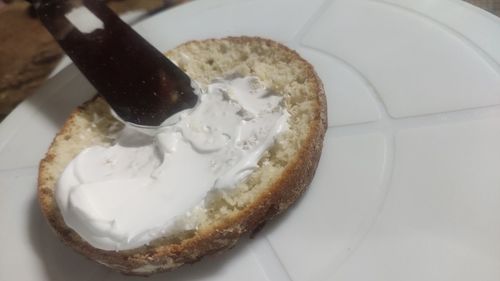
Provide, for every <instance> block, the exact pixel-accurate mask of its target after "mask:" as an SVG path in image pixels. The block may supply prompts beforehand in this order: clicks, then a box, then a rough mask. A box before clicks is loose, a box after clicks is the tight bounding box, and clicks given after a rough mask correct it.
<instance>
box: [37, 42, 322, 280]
mask: <svg viewBox="0 0 500 281" xmlns="http://www.w3.org/2000/svg"><path fill="white" fill-rule="evenodd" d="M214 40H220V39H208V40H205V41H191V42H187V43H185V44H183V45H181V46H184V45H187V44H193V43H196V44H203V43H205V42H208V41H214ZM222 40H229V41H230V42H234V43H246V42H251V41H253V42H255V41H259V42H260V43H261V44H267V45H269V46H271V47H272V48H276V50H279V51H280V52H286V53H287V54H288V55H289V56H291V57H292V58H293V59H294V60H299V61H300V62H301V63H302V64H303V66H304V67H305V69H306V75H307V78H308V79H311V80H312V81H314V89H313V90H314V91H315V92H316V97H317V101H316V103H315V107H316V108H315V109H314V110H313V112H314V113H313V114H314V116H312V121H311V124H310V126H309V132H308V134H307V138H306V139H305V141H304V142H303V144H302V145H301V147H300V149H299V151H298V153H297V154H296V155H295V157H294V158H293V160H292V161H290V162H289V163H288V164H287V165H286V167H285V171H284V172H283V173H282V174H281V175H280V176H279V177H277V178H276V179H275V180H274V182H273V184H272V185H270V186H269V188H267V190H266V192H262V193H261V194H260V195H259V196H258V197H257V198H256V199H255V200H253V201H252V202H251V203H250V204H248V205H246V206H245V207H244V208H243V209H242V210H240V211H238V212H237V214H234V215H231V216H229V217H226V218H225V219H222V220H220V221H218V222H217V223H216V224H214V225H213V226H212V227H210V228H209V229H203V230H201V231H197V232H196V233H195V234H194V235H193V236H192V237H189V238H187V239H184V240H182V241H180V242H178V243H168V244H163V245H156V246H154V247H153V246H143V247H141V248H138V249H133V250H126V251H105V250H101V249H97V248H94V247H92V246H91V245H90V244H88V243H87V242H85V241H84V240H82V238H80V236H79V235H78V234H77V233H76V232H75V231H73V230H72V229H70V228H69V227H68V226H66V224H65V223H64V220H63V218H62V215H61V213H60V212H59V209H58V207H57V204H56V203H55V199H54V186H53V184H51V182H54V179H53V178H50V177H49V176H48V175H50V172H49V171H50V168H51V165H53V161H54V158H55V153H56V151H55V148H54V146H55V145H56V140H57V138H61V137H65V136H68V135H71V134H72V129H71V128H72V126H73V125H74V122H75V118H76V116H77V115H79V114H82V112H83V111H85V110H86V108H87V107H88V106H89V105H90V104H92V103H96V102H98V101H99V99H100V98H99V97H96V98H94V99H92V100H91V101H88V102H87V103H85V104H83V105H82V106H80V107H79V108H77V109H76V110H75V112H73V113H72V115H71V116H70V117H69V119H68V120H67V121H66V123H65V124H64V126H63V128H62V129H61V131H60V132H59V133H58V135H57V136H56V138H55V139H54V142H53V143H52V145H51V147H50V148H49V150H48V152H47V154H46V156H45V158H44V159H43V160H42V161H41V163H40V169H39V176H38V199H39V203H40V206H41V209H42V212H43V214H44V216H45V217H46V218H47V220H48V222H49V224H50V225H51V227H52V228H53V230H54V231H55V233H56V234H57V235H58V237H59V238H60V240H62V241H63V242H64V243H65V244H66V245H68V246H69V247H71V248H73V249H74V250H76V251H77V252H79V253H81V254H82V255H84V256H86V257H88V258H90V259H92V260H95V261H97V262H99V263H101V264H104V265H106V266H108V267H110V268H113V269H115V270H118V271H120V272H122V273H125V274H131V275H150V274H153V273H156V272H162V271H169V270H173V269H175V268H178V267H179V266H181V265H183V264H190V263H194V262H196V261H198V260H200V259H201V258H203V257H204V256H207V255H211V254H214V253H218V252H220V251H223V250H226V249H229V248H231V247H232V246H233V245H234V244H235V243H236V242H237V241H238V239H239V238H240V237H242V236H243V235H244V234H246V233H252V232H256V231H258V230H260V229H261V228H262V227H263V225H264V224H265V223H266V222H267V221H269V220H271V219H272V218H274V217H275V216H276V215H278V214H280V213H281V212H283V211H284V210H286V209H287V208H288V207H289V206H290V205H291V204H292V203H294V202H295V201H296V200H297V199H298V198H299V197H300V195H301V194H303V193H304V191H305V190H306V189H307V187H308V186H309V184H310V183H311V181H312V179H313V176H314V173H315V171H316V167H317V165H318V162H319V159H320V156H321V150H322V146H323V138H324V135H325V132H326V129H327V107H326V97H325V93H324V89H323V85H322V83H321V80H320V79H319V77H318V75H317V74H316V72H315V71H314V68H313V67H312V65H311V64H309V63H308V62H307V61H305V60H304V59H303V58H301V57H300V56H299V54H297V53H296V52H295V51H293V50H290V49H289V48H287V47H285V46H283V45H281V44H279V43H276V42H274V41H272V40H268V39H262V38H258V37H228V38H224V39H222ZM145 266H148V267H149V268H150V270H141V269H144V267H145Z"/></svg>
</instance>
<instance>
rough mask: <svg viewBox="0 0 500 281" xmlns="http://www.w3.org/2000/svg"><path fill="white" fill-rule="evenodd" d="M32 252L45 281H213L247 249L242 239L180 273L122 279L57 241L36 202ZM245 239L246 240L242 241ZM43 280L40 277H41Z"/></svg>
mask: <svg viewBox="0 0 500 281" xmlns="http://www.w3.org/2000/svg"><path fill="white" fill-rule="evenodd" d="M28 231H29V233H30V238H31V243H32V245H33V249H34V250H35V252H36V253H37V255H38V257H39V258H40V260H41V264H42V265H43V267H45V268H44V269H45V272H46V276H45V278H46V279H47V280H53V281H59V280H61V281H63V280H64V281H66V280H73V281H88V280H96V281H98V280H108V281H113V280H129V281H144V280H148V281H157V280H158V281H159V280H169V281H175V280H179V281H180V280H204V279H216V278H214V277H216V275H217V274H218V272H219V271H221V270H222V269H223V268H224V267H225V266H228V264H229V260H230V259H233V258H235V257H236V256H237V255H239V254H241V252H242V251H243V250H244V249H245V248H247V247H248V243H247V241H248V239H243V241H241V242H243V243H239V244H238V245H237V246H236V247H235V248H233V249H231V250H230V251H228V252H226V253H223V254H221V255H215V256H212V257H208V258H205V259H203V260H202V261H200V262H198V263H195V264H193V265H186V266H184V267H182V268H180V269H179V270H176V271H173V272H166V273H160V274H156V275H153V276H151V277H149V278H148V279H145V278H143V277H134V276H125V275H122V274H120V273H117V272H114V271H112V270H110V269H108V268H106V267H104V266H102V265H100V264H97V263H95V262H93V261H91V260H88V259H86V258H85V257H83V256H81V255H79V254H77V253H76V252H74V251H73V250H71V249H70V248H68V247H66V246H65V245H64V244H63V243H62V242H60V241H59V240H58V239H57V237H56V235H55V234H54V233H53V232H52V229H51V228H50V227H49V225H48V224H47V222H46V220H45V218H44V217H43V215H42V213H41V211H40V208H39V206H38V201H37V200H36V199H35V200H33V202H32V204H31V210H30V223H29V229H28ZM245 240H247V241H245ZM41 280H42V278H41Z"/></svg>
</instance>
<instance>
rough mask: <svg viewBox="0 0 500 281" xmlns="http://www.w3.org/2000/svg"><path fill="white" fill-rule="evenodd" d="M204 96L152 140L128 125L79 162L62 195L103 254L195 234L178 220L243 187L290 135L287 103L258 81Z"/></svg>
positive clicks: (240, 80) (64, 209) (70, 215)
mask: <svg viewBox="0 0 500 281" xmlns="http://www.w3.org/2000/svg"><path fill="white" fill-rule="evenodd" d="M198 95H199V102H198V104H197V105H196V106H195V107H194V108H193V109H189V110H185V111H182V112H181V113H179V114H177V115H176V116H174V117H171V118H169V119H168V120H166V121H165V122H164V124H163V125H162V126H160V127H159V128H158V129H157V130H156V131H155V132H154V134H145V133H143V132H142V131H141V130H138V129H137V128H134V127H132V126H129V125H126V126H125V127H124V129H123V130H122V131H121V132H119V134H118V135H117V138H116V140H115V141H114V143H113V144H112V145H111V146H107V147H106V146H93V147H89V148H87V149H85V150H83V151H82V152H81V153H80V154H78V155H77V156H76V157H75V158H74V159H73V160H72V161H71V162H70V163H69V165H68V166H67V167H66V169H65V170H64V172H63V174H62V175H61V177H60V179H59V180H58V182H57V187H56V194H55V195H56V200H57V204H58V206H59V209H60V210H61V213H62V215H63V218H64V221H65V223H66V224H67V225H68V226H69V227H70V228H72V229H74V230H75V231H76V232H77V233H78V234H79V235H80V236H81V237H82V238H83V239H85V240H86V241H87V242H88V243H90V244H91V245H92V246H94V247H96V248H100V249H104V250H127V249H133V248H137V247H140V246H142V245H145V244H148V243H149V242H151V241H152V240H154V239H156V238H160V237H162V236H164V235H166V234H169V233H172V232H173V231H178V230H189V229H190V228H194V227H195V226H193V225H189V224H186V223H184V224H183V223H179V221H180V220H179V219H180V218H182V217H183V216H185V215H186V214H189V213H190V212H191V211H193V210H195V209H197V208H198V209H199V208H203V204H204V199H205V197H206V196H207V194H208V193H209V192H210V191H212V190H216V189H231V188H233V187H235V186H236V185H237V184H238V183H240V182H242V181H243V180H244V179H245V178H246V177H247V176H248V175H249V174H251V173H252V171H253V170H254V169H255V168H257V167H258V162H259V159H260V158H261V157H262V155H263V153H264V152H265V151H266V150H267V149H268V148H269V147H270V146H271V145H272V144H273V143H274V141H275V139H276V137H277V136H278V135H279V134H280V133H281V132H283V131H285V130H288V117H289V114H288V112H287V111H286V109H285V108H284V106H283V104H282V102H283V101H282V97H281V96H280V95H277V94H275V93H273V92H272V91H270V90H268V89H266V88H265V87H263V86H262V84H261V82H260V81H259V79H258V78H256V77H236V78H228V79H220V80H216V81H214V82H213V83H212V84H209V85H208V87H207V89H205V90H203V91H200V92H199V93H198Z"/></svg>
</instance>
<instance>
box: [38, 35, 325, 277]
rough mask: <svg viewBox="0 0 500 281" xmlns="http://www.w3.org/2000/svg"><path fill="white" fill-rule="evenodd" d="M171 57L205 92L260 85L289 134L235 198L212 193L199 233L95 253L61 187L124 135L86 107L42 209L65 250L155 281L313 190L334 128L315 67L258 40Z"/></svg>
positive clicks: (44, 170) (49, 170)
mask: <svg viewBox="0 0 500 281" xmlns="http://www.w3.org/2000/svg"><path fill="white" fill-rule="evenodd" d="M166 55H167V56H168V57H169V58H170V59H171V60H172V61H174V62H175V63H176V64H177V65H178V66H179V67H180V68H181V69H183V70H184V71H185V72H186V73H187V74H188V75H189V76H190V77H191V78H192V79H193V80H195V81H196V82H197V83H198V84H199V86H200V87H202V88H205V87H206V86H207V85H208V84H210V83H211V82H212V81H213V80H214V79H215V78H220V77H228V76H235V75H236V76H256V77H258V78H260V80H261V81H262V82H263V83H264V85H265V86H266V87H267V88H269V89H271V90H272V91H273V92H275V93H276V94H279V95H282V96H283V105H284V106H285V108H286V110H287V111H288V113H289V114H290V117H289V119H288V123H289V128H290V129H289V130H288V131H286V132H285V133H282V134H281V135H280V136H279V137H278V138H277V140H276V142H275V144H274V145H273V146H272V147H271V148H270V149H268V150H267V151H266V152H265V154H264V155H263V157H262V158H261V159H260V161H259V167H258V168H257V169H256V170H255V171H254V172H253V173H252V174H251V175H250V176H249V177H248V178H247V179H246V180H245V181H244V182H242V183H240V184H239V185H238V186H237V187H236V188H234V189H231V190H230V191H227V190H226V191H213V192H211V193H210V194H208V196H207V198H206V200H205V208H195V209H193V210H191V212H190V216H189V220H190V221H189V223H190V224H192V225H193V226H195V228H194V230H192V231H185V232H183V233H176V234H174V235H172V236H169V237H164V238H162V239H158V240H156V241H153V243H151V244H150V245H147V246H143V247H141V248H138V249H134V250H127V251H119V252H114V251H104V250H100V249H95V248H93V247H92V246H90V245H89V244H88V243H86V242H85V241H83V240H82V239H81V238H80V237H79V236H78V234H76V233H75V232H74V231H73V230H71V229H69V228H68V227H67V226H66V225H65V224H64V221H63V220H62V217H61V214H60V213H59V210H58V208H57V205H56V204H55V199H54V188H55V185H56V182H57V180H58V178H59V176H60V175H61V174H62V172H63V170H64V168H65V167H66V165H67V164H68V163H69V162H70V161H71V160H72V159H73V158H74V157H75V156H76V155H77V154H78V153H79V152H81V151H82V150H83V149H85V148H86V147H89V146H92V145H111V144H112V142H113V140H114V136H115V135H116V133H117V132H118V131H119V130H120V129H121V128H122V127H123V125H122V124H120V123H119V122H118V121H117V120H116V119H114V118H113V117H112V116H111V114H110V111H109V106H108V105H107V104H106V102H105V101H104V99H102V98H101V97H98V96H97V97H95V98H94V99H92V100H91V101H89V102H87V103H85V104H84V105H82V106H81V107H79V108H78V109H77V110H76V111H75V112H74V113H73V114H72V115H71V116H70V117H69V119H68V120H67V121H66V123H65V125H64V127H63V129H62V130H61V131H60V132H59V134H58V135H57V136H56V138H55V139H54V141H53V143H52V145H51V147H50V148H49V151H48V152H47V155H46V157H45V159H43V160H42V162H41V164H40V171H39V201H40V205H41V207H42V210H43V213H44V214H45V216H46V217H47V219H48V221H49V223H50V224H51V226H52V227H53V228H54V230H55V231H56V233H57V234H58V236H59V237H60V238H61V240H62V241H63V242H64V243H66V244H67V245H69V246H70V247H72V248H73V249H75V250H76V251H78V252H80V253H82V254H83V255H85V256H87V257H89V258H91V259H93V260H95V261H97V262H99V263H101V264H104V265H106V266H108V267H111V268H114V269H116V270H118V271H121V272H123V273H126V274H135V275H149V274H151V273H154V272H160V271H167V270H172V269H174V268H177V267H179V266H181V265H183V264H185V263H193V262H195V261H197V260H199V259H200V258H202V257H203V256H205V255H209V254H213V253H216V252H219V251H221V250H224V249H227V248H230V247H231V246H233V245H234V243H236V241H237V240H238V238H239V237H240V236H241V235H243V234H244V233H247V232H252V231H257V230H258V229H260V228H261V227H262V226H263V224H264V223H265V222H266V221H267V220H269V219H271V218H272V217H274V216H275V215H277V214H278V213H280V212H282V211H283V210H285V209H286V208H287V207H289V205H290V204H292V203H293V202H294V201H295V200H296V199H297V198H298V197H299V196H300V194H302V193H303V192H304V190H305V189H306V187H307V186H308V185H309V183H310V182H311V180H312V177H313V175H314V171H315V169H316V166H317V163H318V161H319V157H320V153H321V148H322V143H323V137H324V134H325V131H326V127H327V124H326V100H325V95H324V91H323V86H322V84H321V81H320V80H319V78H318V76H317V75H316V73H315V72H314V69H313V68H312V66H311V65H310V64H309V63H308V62H306V61H305V60H303V59H302V58H301V57H300V56H299V55H298V54H297V53H296V52H294V51H292V50H290V49H288V48H287V47H285V46H283V45H281V44H279V43H276V42H274V41H271V40H267V39H262V38H257V37H228V38H224V39H209V40H204V41H191V42H187V43H185V44H182V45H180V46H179V47H177V48H175V49H174V50H171V51H169V52H167V54H166ZM166 188H168V187H166Z"/></svg>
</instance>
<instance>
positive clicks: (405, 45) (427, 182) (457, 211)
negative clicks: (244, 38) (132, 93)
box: [0, 0, 500, 281]
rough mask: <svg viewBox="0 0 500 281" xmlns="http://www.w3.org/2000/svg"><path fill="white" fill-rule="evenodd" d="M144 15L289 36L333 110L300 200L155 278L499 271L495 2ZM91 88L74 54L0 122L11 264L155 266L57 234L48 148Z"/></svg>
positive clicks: (52, 275)
mask: <svg viewBox="0 0 500 281" xmlns="http://www.w3.org/2000/svg"><path fill="white" fill-rule="evenodd" d="M136 29H137V30H138V31H139V32H140V33H141V34H142V35H144V36H145V37H146V38H148V39H149V40H150V41H151V42H152V43H153V44H155V45H156V46H157V47H158V48H159V49H162V50H166V49H169V48H172V47H174V46H176V45H178V44H180V43H181V42H183V41H186V40H191V39H201V38H208V37H220V36H226V35H242V34H244V35H259V36H264V37H270V38H273V39H275V40H278V41H281V42H283V43H285V44H287V45H288V46H290V47H291V48H293V49H296V50H297V51H298V52H299V53H300V54H302V55H303V56H304V57H306V58H307V59H308V60H310V61H311V62H312V63H313V64H314V66H315V67H316V69H317V71H318V73H319V75H320V76H321V78H322V79H323V82H324V84H325V88H326V92H327V96H328V110H329V116H328V118H329V123H330V128H329V130H328V132H327V136H326V140H325V147H324V153H323V155H322V158H321V163H320V165H319V168H318V171H317V175H316V177H315V179H314V182H313V184H312V185H311V188H310V190H309V191H308V192H307V193H306V194H305V196H304V197H303V198H302V199H301V200H300V201H299V202H298V204H296V206H295V207H294V208H292V209H291V210H290V211H289V212H287V213H286V214H285V215H284V216H282V217H280V218H279V219H277V220H276V221H275V222H273V223H272V224H271V225H269V226H268V227H267V229H266V230H265V231H264V232H262V233H261V234H260V235H259V236H258V238H256V239H254V240H250V241H248V240H247V239H243V241H242V243H240V244H239V245H238V246H237V247H236V248H235V249H233V250H231V251H230V252H228V253H225V254H224V255H220V256H216V257H211V258H208V259H205V260H203V261H202V262H200V263H198V264H196V265H193V266H186V267H184V268H183V269H181V270H179V271H176V272H173V273H166V274H160V275H156V276H154V277H152V278H151V279H150V280H270V281H288V280H294V281H310V280H342V281H347V280H381V281H382V280H383V281H391V280H394V281H399V280H439V281H442V280H454V281H459V280H467V281H469V280H481V281H487V280H495V281H498V280H500V172H499V171H500V21H499V19H498V18H495V17H494V16H493V15H490V14H488V13H486V12H484V11H482V10H480V9H478V8H475V7H472V6H470V5H468V4H465V3H463V2H461V1H452V0H426V1H423V0H420V1H415V0H384V1H382V0H380V1H375V0H336V1H325V0H311V1H301V0H294V1H291V0H274V1H271V0H240V1H236V0H212V1H209V0H198V1H195V2H193V3H191V4H187V5H183V6H180V7H179V8H176V9H173V10H170V11H167V12H165V13H162V14H159V15H157V16H155V17H153V18H151V19H148V20H147V21H144V22H142V23H140V24H138V25H137V26H136ZM495 34H496V35H498V36H494V35H495ZM93 93H94V91H93V90H92V87H91V86H89V84H88V83H87V82H86V81H85V79H83V78H82V76H81V75H80V74H78V72H77V71H76V70H75V68H74V67H73V66H69V67H67V68H66V69H64V70H63V71H61V72H60V73H59V74H57V75H56V76H55V77H53V78H52V79H51V80H49V81H48V82H47V83H46V84H45V85H44V86H43V87H42V89H41V90H40V92H39V93H38V94H36V95H35V96H34V97H33V98H31V99H29V100H27V101H26V102H24V103H23V104H22V105H21V106H19V107H18V108H17V109H16V110H15V111H14V112H13V113H12V114H11V115H10V116H9V117H8V118H7V119H6V120H5V121H4V122H3V123H2V124H0V226H1V231H0V249H1V251H0V280H144V279H142V278H139V279H135V278H133V277H125V276H122V275H120V274H116V273H113V272H111V271H109V270H107V269H105V268H103V267H101V266H99V265H97V264H94V263H93V262H90V261H87V260H86V259H85V258H83V257H80V256H79V255H77V254H75V253H73V252H72V251H71V250H70V249H68V248H66V247H64V246H63V245H61V244H60V243H59V242H58V241H57V240H56V238H55V237H54V236H53V235H52V233H50V230H49V229H48V227H47V224H46V222H45V221H44V220H43V218H42V217H41V214H40V212H39V209H38V206H37V202H36V200H35V186H36V173H37V165H38V161H39V160H40V159H41V158H42V157H43V155H44V152H45V150H46V149H47V147H48V146H49V144H50V142H51V140H52V138H53V137H54V134H55V133H56V132H57V130H58V128H59V127H60V126H61V124H62V122H63V121H64V119H65V118H66V116H67V115H68V114H69V112H70V111H71V110H72V109H73V108H74V107H75V106H76V105H78V104H79V103H81V102H82V101H84V100H85V99H87V98H88V97H90V96H91V95H93Z"/></svg>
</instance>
